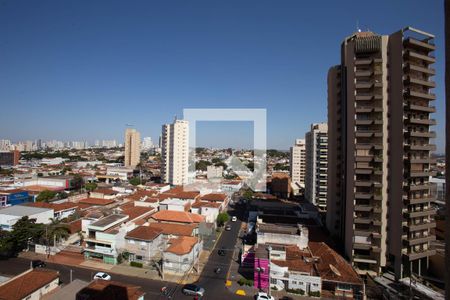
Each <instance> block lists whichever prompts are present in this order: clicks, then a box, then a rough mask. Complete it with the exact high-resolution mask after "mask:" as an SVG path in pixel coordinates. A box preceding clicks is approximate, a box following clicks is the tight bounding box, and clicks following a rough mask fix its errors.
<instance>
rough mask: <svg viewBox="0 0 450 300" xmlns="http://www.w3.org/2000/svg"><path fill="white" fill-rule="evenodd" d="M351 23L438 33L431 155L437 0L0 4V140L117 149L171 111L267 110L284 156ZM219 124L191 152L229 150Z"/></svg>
mask: <svg viewBox="0 0 450 300" xmlns="http://www.w3.org/2000/svg"><path fill="white" fill-rule="evenodd" d="M357 22H359V25H360V27H361V28H362V29H363V30H365V29H370V30H372V31H374V32H377V33H380V34H390V33H393V32H395V31H397V30H400V29H401V28H403V27H405V26H408V25H410V26H413V27H416V28H419V29H422V30H424V31H428V32H431V33H433V34H435V35H436V37H437V38H436V41H435V42H436V45H437V51H436V57H437V63H436V64H435V68H436V70H437V76H436V77H435V81H436V82H437V88H436V89H435V93H436V94H437V96H438V100H437V101H436V103H435V105H436V106H437V109H438V113H436V114H435V118H436V119H437V120H438V123H439V125H438V126H437V128H436V131H437V132H438V139H437V140H436V143H437V145H438V151H443V148H444V147H443V144H444V98H443V97H444V45H443V44H444V18H443V2H442V1H438V0H433V1H423V0H404V1H391V0H385V1H332V0H329V1H287V0H286V1H262V0H258V1H232V0H229V1H212V0H207V1H109V0H108V1H106V0H105V1H87V0H85V1H74V0H73V1H72V0H67V1H60V0H55V1H45V0H39V1H22V0H10V1H5V0H2V1H0V37H1V39H0V66H1V67H0V100H1V110H0V111H1V117H0V139H1V138H9V139H12V140H14V141H17V140H25V139H36V138H42V139H53V138H55V139H61V140H80V139H87V140H90V141H93V140H94V139H111V138H115V139H118V140H122V136H123V131H124V129H125V124H127V123H128V124H130V123H131V124H134V125H135V127H136V128H137V129H138V130H139V131H141V134H142V136H152V137H153V139H154V140H157V137H158V136H159V133H160V131H161V125H162V124H163V123H167V122H170V121H172V119H173V116H174V115H175V114H177V115H178V116H181V115H182V110H183V108H266V109H267V116H268V120H267V125H268V128H267V131H268V139H267V140H268V147H270V148H278V149H288V147H289V146H290V145H291V144H292V143H293V141H294V139H295V138H297V137H303V136H304V133H305V131H307V130H308V128H309V125H310V124H311V123H313V122H321V121H326V117H327V100H326V97H327V96H326V91H327V87H326V76H327V71H328V68H329V67H330V66H332V65H335V64H337V63H338V62H339V60H340V43H341V41H342V40H343V39H344V38H345V37H346V36H348V35H350V34H351V33H352V32H354V31H355V30H356V24H357ZM223 125H224V126H217V124H215V125H213V126H211V128H208V126H206V124H205V128H203V129H202V134H201V135H199V136H198V139H201V140H199V141H198V143H199V144H203V145H210V146H219V147H221V146H226V145H230V144H231V146H233V147H236V146H240V145H239V144H240V143H241V142H242V140H243V139H242V138H239V139H235V138H233V137H232V136H231V135H230V134H229V133H230V132H241V131H240V130H239V126H237V125H236V124H231V125H226V124H223ZM247 125H248V124H247ZM247 125H245V126H244V127H245V128H244V129H242V132H244V134H241V136H247V135H248V134H249V132H250V133H251V128H250V129H249V126H247ZM227 134H228V135H227ZM200 136H201V137H200ZM250 137H251V135H250ZM242 143H245V142H242ZM244 145H245V144H244Z"/></svg>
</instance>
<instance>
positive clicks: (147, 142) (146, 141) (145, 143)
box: [142, 136, 153, 150]
mask: <svg viewBox="0 0 450 300" xmlns="http://www.w3.org/2000/svg"><path fill="white" fill-rule="evenodd" d="M151 148H153V141H152V138H151V137H149V136H146V137H145V138H143V139H142V149H145V150H149V149H151Z"/></svg>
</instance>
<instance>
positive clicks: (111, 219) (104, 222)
mask: <svg viewBox="0 0 450 300" xmlns="http://www.w3.org/2000/svg"><path fill="white" fill-rule="evenodd" d="M126 219H128V216H127V215H123V214H114V215H109V216H106V217H104V218H101V219H100V220H98V221H96V222H94V223H92V224H90V226H95V227H107V226H109V225H113V224H114V223H116V222H119V221H120V220H126Z"/></svg>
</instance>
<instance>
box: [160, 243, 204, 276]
mask: <svg viewBox="0 0 450 300" xmlns="http://www.w3.org/2000/svg"><path fill="white" fill-rule="evenodd" d="M202 248H203V242H202V241H201V240H200V239H199V238H197V237H191V236H182V237H177V238H174V239H170V240H169V241H168V243H167V248H166V250H165V251H164V253H163V271H164V272H169V273H184V272H187V271H188V270H190V269H191V268H192V267H193V266H194V264H195V263H196V262H197V260H198V259H199V256H200V251H201V249H202Z"/></svg>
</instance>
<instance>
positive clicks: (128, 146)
mask: <svg viewBox="0 0 450 300" xmlns="http://www.w3.org/2000/svg"><path fill="white" fill-rule="evenodd" d="M140 159H141V134H140V133H139V132H138V131H137V130H136V129H134V128H127V129H126V130H125V167H133V168H134V167H136V166H137V165H138V164H139V161H140Z"/></svg>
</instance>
